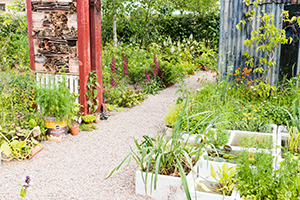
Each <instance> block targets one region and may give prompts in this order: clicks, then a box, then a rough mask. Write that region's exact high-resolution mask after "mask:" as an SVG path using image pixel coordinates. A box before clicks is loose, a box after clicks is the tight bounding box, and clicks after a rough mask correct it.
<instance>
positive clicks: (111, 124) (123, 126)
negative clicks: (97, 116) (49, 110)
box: [0, 72, 213, 200]
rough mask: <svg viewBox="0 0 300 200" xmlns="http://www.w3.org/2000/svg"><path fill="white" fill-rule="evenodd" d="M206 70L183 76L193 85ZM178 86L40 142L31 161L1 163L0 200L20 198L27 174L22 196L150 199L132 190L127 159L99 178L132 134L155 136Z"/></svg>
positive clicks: (125, 151)
mask: <svg viewBox="0 0 300 200" xmlns="http://www.w3.org/2000/svg"><path fill="white" fill-rule="evenodd" d="M205 77H208V79H209V80H212V79H213V78H212V74H211V73H209V72H202V73H198V74H196V75H194V76H191V77H189V78H187V79H186V81H187V82H189V84H188V85H189V86H192V87H193V88H197V87H199V86H198V83H197V79H198V78H205ZM177 89H178V85H177V84H176V85H173V86H172V87H169V88H167V89H165V90H163V91H161V92H160V93H159V94H157V95H149V98H148V99H146V100H145V101H144V102H142V103H141V105H138V106H135V107H133V108H130V109H126V110H125V111H124V112H117V113H112V116H110V117H109V119H108V120H107V121H101V123H100V124H98V130H95V131H92V132H81V133H80V134H79V135H77V136H71V135H69V136H67V138H66V140H64V141H61V142H51V141H45V142H42V145H43V147H44V149H43V150H42V151H41V152H39V153H38V154H37V155H36V156H34V157H33V158H32V159H31V160H24V161H21V162H19V161H10V162H2V164H1V167H0V200H15V199H16V200H17V199H20V197H19V191H20V186H18V184H20V183H21V182H22V177H23V176H26V175H32V176H33V179H32V181H33V183H34V185H35V186H34V187H33V188H32V189H31V190H30V191H28V195H27V197H26V199H32V200H44V199H45V200H48V199H49V200H56V199H57V200H69V199H87V200H94V199H95V200H98V199H101V200H102V199H104V200H106V199H107V200H111V199H120V200H125V199H128V200H135V199H151V198H150V197H146V196H140V195H136V194H135V186H134V172H135V170H136V168H137V165H136V163H134V162H133V161H132V162H130V163H128V164H127V163H125V164H124V165H123V166H122V167H121V168H120V169H119V170H118V171H117V172H115V173H114V174H113V176H112V177H111V178H109V179H108V180H104V178H105V177H106V176H108V174H109V173H110V171H111V170H112V169H113V168H114V167H115V166H117V165H118V164H119V163H120V162H121V161H122V160H123V158H125V156H126V155H127V154H128V153H129V152H130V148H129V146H130V145H131V146H134V142H133V137H135V138H137V139H141V138H142V136H143V135H150V136H153V137H154V136H155V135H156V134H157V130H158V129H160V128H162V127H164V120H163V117H164V115H165V114H166V112H167V110H168V107H169V106H170V105H172V104H173V103H174V99H175V95H174V94H175V92H176V90H177Z"/></svg>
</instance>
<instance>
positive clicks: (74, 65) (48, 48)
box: [31, 0, 79, 74]
mask: <svg viewBox="0 0 300 200" xmlns="http://www.w3.org/2000/svg"><path fill="white" fill-rule="evenodd" d="M76 7H77V3H76V0H39V1H38V0H36V1H31V10H32V27H33V31H32V36H33V43H34V56H35V70H36V71H37V72H50V73H53V74H55V73H58V72H65V73H72V74H79V60H78V51H77V49H78V47H77V46H78V27H77V8H76Z"/></svg>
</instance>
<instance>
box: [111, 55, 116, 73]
mask: <svg viewBox="0 0 300 200" xmlns="http://www.w3.org/2000/svg"><path fill="white" fill-rule="evenodd" d="M110 68H111V72H112V73H116V72H117V66H116V60H115V55H113V56H112V58H111V64H110Z"/></svg>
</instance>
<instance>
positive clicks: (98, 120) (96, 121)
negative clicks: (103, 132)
mask: <svg viewBox="0 0 300 200" xmlns="http://www.w3.org/2000/svg"><path fill="white" fill-rule="evenodd" d="M95 116H96V117H97V119H96V120H95V121H94V123H96V124H99V123H100V115H95Z"/></svg>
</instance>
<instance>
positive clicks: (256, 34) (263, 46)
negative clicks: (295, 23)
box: [236, 0, 291, 81]
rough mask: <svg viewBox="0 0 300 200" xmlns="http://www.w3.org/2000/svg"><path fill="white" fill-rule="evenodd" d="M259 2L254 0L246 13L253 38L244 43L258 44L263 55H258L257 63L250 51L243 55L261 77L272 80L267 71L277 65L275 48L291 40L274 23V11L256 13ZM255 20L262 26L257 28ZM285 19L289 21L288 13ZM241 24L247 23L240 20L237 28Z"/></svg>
mask: <svg viewBox="0 0 300 200" xmlns="http://www.w3.org/2000/svg"><path fill="white" fill-rule="evenodd" d="M243 2H244V3H245V4H246V5H247V6H249V5H250V1H248V0H244V1H243ZM259 2H261V0H258V1H254V2H253V5H254V6H253V7H252V8H251V9H249V11H248V12H247V13H246V17H247V19H248V21H249V23H250V25H251V29H252V32H251V38H248V39H246V40H245V41H244V44H245V45H246V46H251V45H256V47H255V48H256V52H261V54H260V55H263V56H258V58H257V59H259V63H258V64H257V65H255V63H256V61H255V60H254V55H250V53H249V52H245V53H244V54H243V55H244V56H245V57H246V58H247V61H246V62H245V63H246V65H247V66H248V67H250V68H251V69H253V72H254V73H259V74H260V76H261V77H260V78H263V79H265V80H267V81H270V79H271V77H270V75H271V74H270V73H269V75H268V76H267V74H266V73H267V71H269V69H270V68H271V67H273V66H275V65H276V62H275V61H274V54H275V49H276V48H277V47H279V46H280V45H281V44H287V43H288V42H289V41H288V39H287V38H286V34H285V31H284V30H282V29H281V28H277V27H276V26H275V25H274V17H273V13H270V14H267V13H264V14H263V16H260V15H256V13H255V11H254V9H255V7H257V6H258V3H259ZM255 21H259V22H260V23H261V26H260V27H259V28H258V29H257V30H255V29H254V28H253V27H254V26H252V23H254V22H255ZM284 21H289V20H288V16H287V15H286V14H285V15H284ZM241 24H244V25H245V24H246V22H245V21H244V20H242V21H240V22H239V23H238V24H237V26H236V28H237V29H239V30H240V29H241ZM290 43H291V41H290Z"/></svg>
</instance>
